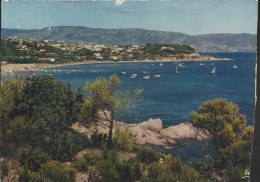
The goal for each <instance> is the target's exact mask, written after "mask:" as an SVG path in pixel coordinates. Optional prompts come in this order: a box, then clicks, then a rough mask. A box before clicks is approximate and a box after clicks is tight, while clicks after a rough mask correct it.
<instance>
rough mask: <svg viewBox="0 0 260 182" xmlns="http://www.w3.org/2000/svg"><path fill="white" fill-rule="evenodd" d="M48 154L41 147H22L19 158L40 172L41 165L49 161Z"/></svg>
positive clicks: (22, 162)
mask: <svg viewBox="0 0 260 182" xmlns="http://www.w3.org/2000/svg"><path fill="white" fill-rule="evenodd" d="M48 159H49V157H48V155H47V154H45V153H44V152H43V151H41V150H40V149H34V150H33V149H32V148H31V147H29V148H21V149H20V150H19V152H18V160H19V162H20V164H21V165H23V166H27V167H28V169H29V170H31V171H34V172H39V171H40V168H41V165H42V164H43V163H45V162H47V161H48Z"/></svg>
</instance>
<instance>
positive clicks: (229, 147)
mask: <svg viewBox="0 0 260 182" xmlns="http://www.w3.org/2000/svg"><path fill="white" fill-rule="evenodd" d="M120 84H121V83H120V80H119V78H118V77H117V76H116V75H113V76H111V77H110V78H109V79H99V80H97V81H95V82H94V83H93V84H90V83H87V86H86V88H85V89H86V91H87V93H88V95H87V96H84V95H83V94H82V93H81V91H80V90H78V91H77V92H75V91H73V90H72V89H71V86H70V84H63V83H61V82H55V81H54V78H53V77H51V76H42V77H39V76H33V77H28V78H26V79H24V80H23V79H22V78H21V77H17V78H15V79H8V80H5V81H4V82H2V83H1V92H2V94H1V97H0V111H1V120H0V124H1V127H0V146H1V148H0V156H1V157H4V158H5V160H4V161H2V160H1V161H0V170H1V179H3V177H4V176H6V175H8V172H9V170H10V169H13V168H14V167H13V166H10V165H9V162H8V160H9V159H12V160H17V161H18V162H19V164H20V167H17V168H18V169H19V181H21V182H30V181H31V182H34V181H36V182H43V181H64V182H66V181H68V182H71V181H75V178H76V172H79V171H80V172H83V173H88V174H89V181H93V182H101V181H107V182H110V181H115V182H116V181H118V182H128V181H129V182H132V181H136V180H139V181H140V180H141V181H143V182H146V181H149V182H160V181H161V182H167V181H168V182H170V181H209V180H212V181H215V180H220V181H221V180H222V181H236V182H237V181H238V182H239V181H243V179H242V178H241V176H243V175H244V172H245V170H248V169H249V160H250V151H251V145H252V141H253V133H254V128H253V127H249V126H248V127H246V119H245V116H244V115H241V114H239V109H238V106H237V105H236V104H234V103H232V102H228V101H227V100H225V99H215V100H213V101H207V102H205V103H204V104H203V105H202V106H201V107H200V108H199V111H198V113H196V112H192V113H191V122H192V123H193V125H195V126H197V127H199V128H203V129H206V130H208V131H209V132H210V133H211V134H212V136H213V140H212V142H213V144H214V146H215V148H216V151H217V155H215V156H211V155H207V157H206V162H205V163H203V162H200V161H192V162H191V163H190V164H184V163H183V162H182V160H181V158H180V157H179V156H171V155H164V154H161V153H158V152H156V151H154V150H153V149H149V148H141V149H139V150H138V151H136V150H134V148H136V146H135V144H134V141H133V137H132V134H131V133H128V132H124V131H122V130H121V129H119V128H115V133H114V134H113V135H112V132H111V131H112V129H113V122H114V121H113V119H112V118H113V117H114V116H113V115H114V114H115V113H117V112H122V111H124V109H125V107H126V106H127V104H129V103H131V102H132V100H131V99H132V98H131V97H130V95H129V94H123V93H119V91H118V89H119V86H120ZM141 92H142V91H141V90H138V91H137V93H139V94H140V93H141ZM100 119H103V121H105V122H104V123H103V124H108V127H110V132H111V134H110V132H109V136H108V137H107V136H106V135H105V134H98V132H96V133H94V134H93V135H92V137H91V139H90V141H89V139H88V138H87V137H86V136H85V135H83V134H80V133H78V132H76V131H74V130H73V129H72V128H71V125H72V124H73V123H74V122H80V123H83V124H84V125H85V126H87V125H88V124H91V123H95V124H97V123H98V121H99V120H100ZM111 123H112V127H111ZM109 140H111V141H109ZM108 141H109V142H108ZM107 143H108V144H109V145H108V147H109V148H108V149H111V148H112V147H113V149H114V150H108V149H106V147H105V146H104V147H103V148H101V147H100V146H101V145H104V144H107ZM112 144H113V145H112ZM91 147H99V148H101V149H99V150H102V151H104V152H103V156H102V155H101V154H100V155H98V154H97V153H93V152H92V153H91V152H88V153H86V154H84V155H83V158H79V159H75V155H76V154H77V153H78V152H79V151H81V150H83V149H88V150H90V151H91V149H89V148H91ZM95 150H97V149H95ZM65 161H69V162H70V164H69V165H67V164H66V163H62V162H65ZM65 164H66V165H65Z"/></svg>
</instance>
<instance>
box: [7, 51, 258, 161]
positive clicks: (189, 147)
mask: <svg viewBox="0 0 260 182" xmlns="http://www.w3.org/2000/svg"><path fill="white" fill-rule="evenodd" d="M200 54H202V55H203V54H205V55H211V56H214V57H216V58H230V59H232V61H210V62H184V64H183V67H178V71H179V74H176V73H175V69H176V65H177V64H178V63H177V64H176V63H162V64H163V65H161V66H160V65H159V62H156V63H109V64H108V63H107V64H106V63H104V64H103V63H102V64H88V65H74V66H64V67H57V68H49V69H46V71H38V72H30V73H22V75H24V76H29V75H33V74H37V75H44V74H52V75H53V76H54V77H55V79H56V80H59V81H62V82H64V83H67V82H70V83H71V85H72V87H73V88H74V89H75V90H76V89H77V88H82V90H83V91H84V86H85V85H86V82H88V81H89V82H93V81H95V80H96V79H98V78H100V77H105V78H108V77H109V76H111V75H112V74H114V73H116V74H118V76H119V78H120V79H121V81H122V83H123V84H122V86H121V88H120V90H121V91H123V92H132V93H133V92H134V90H135V89H136V88H143V89H144V92H143V94H142V95H141V96H140V97H139V98H138V99H137V100H136V102H135V103H134V104H133V105H132V106H131V107H130V109H129V110H128V111H127V112H126V113H124V114H120V115H117V116H116V119H117V120H120V121H124V122H126V123H139V122H142V121H147V120H148V119H149V118H160V119H161V120H162V121H163V126H164V127H168V126H172V125H176V124H179V123H182V122H185V121H188V120H189V117H190V112H191V111H198V108H199V107H200V106H201V105H202V104H203V103H204V102H205V101H207V100H213V99H215V98H225V99H227V100H228V101H231V102H234V103H236V104H237V105H238V106H239V108H240V113H242V114H245V115H246V118H247V124H248V125H254V114H255V113H254V112H255V76H256V75H255V68H256V53H255V52H253V53H248V52H234V53H200ZM200 63H203V65H201V64H200ZM212 64H214V65H215V66H216V72H215V74H213V75H212V74H209V73H210V72H211V71H212V69H213V67H214V66H213V65H212ZM234 65H236V66H237V68H233V66H234ZM122 72H125V74H122ZM142 72H147V73H142ZM131 74H137V77H136V78H134V79H133V78H131ZM147 75H149V76H150V79H148V80H146V79H143V76H147ZM154 75H160V77H155V76H154ZM12 76H14V75H12ZM7 77H10V76H3V77H2V79H5V78H7ZM185 145H186V147H185V150H184V149H183V147H179V148H178V147H177V150H176V151H174V152H173V153H175V154H180V155H181V156H182V158H183V160H184V161H189V160H190V159H192V158H201V155H202V154H203V153H205V152H207V150H206V149H204V150H203V149H202V148H204V147H205V146H206V148H210V147H207V146H208V145H207V144H198V143H197V142H194V141H187V142H186V144H185ZM201 145H203V146H201ZM208 150H211V149H208ZM195 151H196V152H195ZM162 152H165V151H162Z"/></svg>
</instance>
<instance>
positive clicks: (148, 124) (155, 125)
mask: <svg viewBox="0 0 260 182" xmlns="http://www.w3.org/2000/svg"><path fill="white" fill-rule="evenodd" d="M137 126H139V127H140V128H143V129H148V130H151V131H154V132H156V133H160V130H162V129H163V127H162V120H161V119H149V120H148V121H144V122H142V123H139V124H138V125H137Z"/></svg>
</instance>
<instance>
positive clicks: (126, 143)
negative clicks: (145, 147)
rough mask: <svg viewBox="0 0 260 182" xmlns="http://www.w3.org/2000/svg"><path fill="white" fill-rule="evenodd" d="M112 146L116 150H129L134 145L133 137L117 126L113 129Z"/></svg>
mask: <svg viewBox="0 0 260 182" xmlns="http://www.w3.org/2000/svg"><path fill="white" fill-rule="evenodd" d="M113 144H114V148H115V149H117V150H122V151H128V152H131V151H132V150H133V147H134V139H133V136H132V133H130V132H126V131H123V130H121V129H120V128H119V127H117V128H116V129H115V133H114V135H113Z"/></svg>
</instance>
